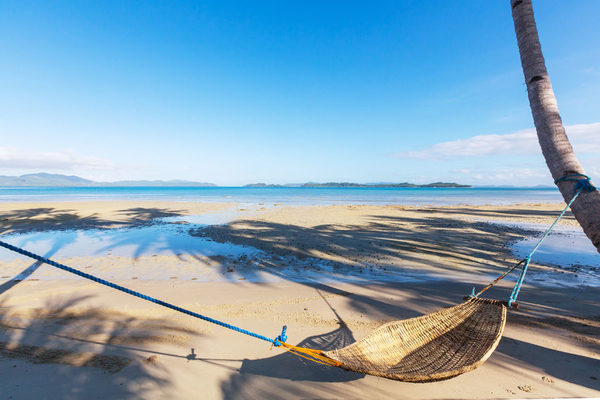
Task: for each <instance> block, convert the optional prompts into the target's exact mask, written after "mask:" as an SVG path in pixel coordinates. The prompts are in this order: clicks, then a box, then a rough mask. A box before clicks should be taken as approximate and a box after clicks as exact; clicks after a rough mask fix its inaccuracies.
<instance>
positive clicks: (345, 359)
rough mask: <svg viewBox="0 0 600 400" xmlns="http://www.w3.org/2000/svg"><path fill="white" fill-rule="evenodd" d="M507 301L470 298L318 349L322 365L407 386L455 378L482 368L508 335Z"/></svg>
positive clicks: (315, 351) (316, 351)
mask: <svg viewBox="0 0 600 400" xmlns="http://www.w3.org/2000/svg"><path fill="white" fill-rule="evenodd" d="M504 304H505V303H503V302H501V301H498V300H489V299H476V298H473V299H470V300H468V301H466V302H464V303H462V304H459V305H457V306H454V307H451V308H446V309H442V310H440V311H437V312H435V313H433V314H428V315H424V316H421V317H417V318H411V319H407V320H404V321H395V322H390V323H387V324H385V325H382V326H380V327H379V328H378V329H376V330H375V331H373V332H372V333H370V334H369V335H368V336H366V337H365V338H364V339H362V340H360V341H358V342H356V343H353V344H351V345H349V346H347V347H344V348H342V349H338V350H332V351H319V350H313V352H314V353H313V357H314V356H316V355H317V354H315V353H318V356H320V357H318V358H320V360H321V361H326V359H329V360H331V361H332V362H331V363H332V364H335V365H337V366H338V367H341V368H343V369H346V370H350V371H356V372H360V373H363V374H369V375H377V376H382V377H385V378H389V379H395V380H399V381H406V382H432V381H439V380H443V379H448V378H452V377H454V376H456V375H460V374H463V373H465V372H469V371H472V370H474V369H475V368H477V367H479V366H480V365H481V364H483V362H484V361H485V360H487V359H488V357H489V356H490V355H491V354H492V352H493V351H494V349H495V348H496V346H498V343H499V342H500V338H501V337H502V332H503V331H504V325H505V323H506V306H505V305H504Z"/></svg>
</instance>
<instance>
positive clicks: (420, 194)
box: [0, 187, 562, 206]
mask: <svg viewBox="0 0 600 400" xmlns="http://www.w3.org/2000/svg"><path fill="white" fill-rule="evenodd" d="M81 200H84V201H85V200H97V201H103V200H138V201H142V200H160V201H192V202H193V201H201V202H219V203H230V202H234V203H240V204H245V205H258V204H265V205H273V204H289V205H311V204H379V205H382V204H398V205H437V206H441V205H458V204H471V205H484V204H496V205H502V204H517V203H539V202H561V201H562V198H561V196H560V193H559V192H558V190H557V189H555V188H480V187H478V188H298V187H295V188H249V187H0V202H5V203H6V202H33V201H36V202H43V201H81Z"/></svg>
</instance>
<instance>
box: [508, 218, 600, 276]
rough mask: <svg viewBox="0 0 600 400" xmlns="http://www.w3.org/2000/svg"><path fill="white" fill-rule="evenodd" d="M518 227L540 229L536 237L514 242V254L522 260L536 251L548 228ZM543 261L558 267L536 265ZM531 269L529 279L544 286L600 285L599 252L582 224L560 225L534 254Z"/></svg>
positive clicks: (533, 225)
mask: <svg viewBox="0 0 600 400" xmlns="http://www.w3.org/2000/svg"><path fill="white" fill-rule="evenodd" d="M519 226H520V227H523V228H527V229H533V230H537V231H539V234H538V235H536V236H535V237H529V238H527V239H525V240H522V241H520V242H517V243H515V244H514V246H513V253H514V256H515V257H516V258H519V259H523V258H525V257H526V256H527V255H528V254H529V253H530V252H531V251H532V250H533V248H534V247H535V246H536V244H537V243H538V242H539V240H540V239H541V238H542V236H543V234H544V233H545V232H546V229H547V228H548V227H547V226H545V225H541V224H519ZM540 264H541V265H546V266H551V267H555V268H551V269H547V268H546V269H539V268H536V265H540ZM529 271H530V272H529ZM529 271H528V273H527V278H526V281H528V282H530V283H531V282H535V283H536V284H539V285H542V286H566V287H574V286H589V287H600V254H599V253H598V251H597V250H596V247H594V245H593V244H592V242H591V241H590V240H589V239H588V238H587V236H585V233H583V230H582V229H581V227H575V226H560V225H559V226H556V227H555V228H554V229H553V231H552V232H551V233H550V235H549V236H548V237H547V238H546V239H545V240H544V242H543V243H542V245H541V246H540V247H539V248H538V250H537V251H536V252H535V253H534V254H533V256H532V258H531V268H530V269H529Z"/></svg>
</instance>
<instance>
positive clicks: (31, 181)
mask: <svg viewBox="0 0 600 400" xmlns="http://www.w3.org/2000/svg"><path fill="white" fill-rule="evenodd" d="M0 186H72V187H75V186H80V187H81V186H87V187H93V186H190V187H207V186H217V185H215V184H214V183H206V182H190V181H182V180H170V181H118V182H95V181H91V180H89V179H83V178H80V177H78V176H74V175H60V174H46V173H37V174H27V175H21V176H2V175H0Z"/></svg>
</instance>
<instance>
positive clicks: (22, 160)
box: [0, 146, 116, 170]
mask: <svg viewBox="0 0 600 400" xmlns="http://www.w3.org/2000/svg"><path fill="white" fill-rule="evenodd" d="M0 168H10V169H58V170H74V169H88V170H112V169H115V168H116V166H115V165H114V164H113V163H112V162H110V161H108V160H105V159H103V158H99V157H94V156H85V155H79V154H76V153H75V152H73V151H71V150H62V151H60V152H37V151H30V150H23V149H19V148H16V147H12V146H3V147H0Z"/></svg>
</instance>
